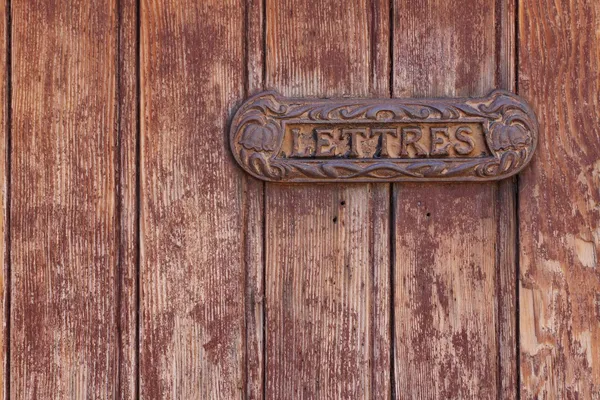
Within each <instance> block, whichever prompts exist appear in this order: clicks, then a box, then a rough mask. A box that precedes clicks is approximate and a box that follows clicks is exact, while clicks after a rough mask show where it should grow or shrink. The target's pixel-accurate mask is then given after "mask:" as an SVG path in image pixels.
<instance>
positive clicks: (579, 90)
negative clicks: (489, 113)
mask: <svg viewBox="0 0 600 400" xmlns="http://www.w3.org/2000/svg"><path fill="white" fill-rule="evenodd" d="M519 22H520V23H519V93H520V94H521V95H522V96H524V97H525V98H526V99H527V100H528V101H530V102H531V104H532V106H533V107H534V109H535V110H536V112H537V116H538V120H539V125H540V139H539V146H538V150H537V152H536V156H535V158H534V160H533V162H532V165H531V167H529V168H527V169H526V170H525V171H524V172H523V174H522V176H521V179H520V184H519V187H520V190H519V222H520V224H519V228H520V229H519V232H520V240H521V245H520V267H521V268H520V281H519V293H520V297H519V299H520V303H519V309H520V334H521V338H520V354H521V357H520V361H521V397H522V398H524V399H537V398H543V399H565V398H568V399H577V398H580V399H596V398H600V351H599V349H600V272H599V271H600V269H599V264H598V254H599V253H600V229H599V227H600V213H599V211H598V210H599V204H600V191H599V190H598V188H599V187H600V178H599V177H600V140H599V139H598V138H599V137H600V114H599V113H598V110H599V109H600V104H599V98H598V93H600V74H599V71H600V34H599V32H600V31H599V30H598V28H599V27H600V3H598V2H597V1H593V0H591V1H589V0H582V1H574V0H560V1H546V0H524V1H519Z"/></svg>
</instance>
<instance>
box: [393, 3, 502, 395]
mask: <svg viewBox="0 0 600 400" xmlns="http://www.w3.org/2000/svg"><path fill="white" fill-rule="evenodd" d="M495 7H496V4H495V2H494V1H483V2H478V3H476V4H475V3H473V2H470V1H466V0H465V1H463V0H457V1H447V2H437V1H425V2H419V3H417V2H403V1H395V2H394V17H393V21H394V37H393V43H394V47H393V51H394V57H393V61H394V62H393V68H394V70H393V89H394V91H393V94H394V96H397V97H411V96H415V97H423V96H451V97H452V96H477V95H483V94H484V93H486V92H488V91H489V90H491V89H492V88H494V87H495V85H496V81H495V80H496V69H497V61H498V55H497V49H496V40H497V38H496V24H495V22H496V18H495V12H496V9H495ZM467 9H468V10H469V12H468V13H465V10H467ZM424 15H427V18H423V16H424ZM498 40H502V37H500V38H498ZM496 193H497V185H496V184H495V183H490V184H449V185H439V184H438V185H432V184H422V185H399V184H395V185H394V192H393V198H394V211H395V219H394V223H393V226H394V227H395V230H394V243H395V249H394V250H395V254H394V260H395V265H394V267H393V268H394V316H395V320H394V322H395V323H394V346H393V351H394V354H393V359H394V361H395V364H394V379H395V386H396V392H397V396H398V397H399V398H423V399H438V398H486V399H489V398H495V397H496V396H502V397H504V396H506V394H504V395H502V394H501V393H498V391H499V390H498V389H499V388H498V387H497V381H498V372H499V368H500V366H499V365H498V364H499V363H498V361H497V357H498V352H499V348H498V337H497V323H498V320H497V309H496V308H497V305H496V300H495V299H496V297H497V296H498V293H497V290H498V288H497V287H496V268H497V264H496V252H495V248H496V244H497V240H498V235H497V231H498V229H499V228H500V229H502V227H498V218H497V213H496Z"/></svg>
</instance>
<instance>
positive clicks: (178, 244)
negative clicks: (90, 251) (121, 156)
mask: <svg viewBox="0 0 600 400" xmlns="http://www.w3.org/2000/svg"><path fill="white" fill-rule="evenodd" d="M244 9H245V7H244V2H243V1H241V0H239V1H238V0H227V1H222V0H211V1H202V2H197V1H191V0H186V1H180V0H178V1H175V0H172V1H157V0H144V1H142V3H141V41H142V43H141V64H142V65H141V97H142V98H141V107H142V135H141V158H142V159H141V203H142V206H141V208H142V209H141V233H140V235H141V250H140V251H141V255H140V256H141V272H140V273H141V276H140V279H141V283H140V289H141V294H140V295H141V298H140V303H141V304H140V318H141V328H140V329H141V338H140V339H141V343H140V346H141V354H140V374H141V376H140V385H141V387H140V390H141V395H142V397H146V398H165V397H173V398H185V399H192V398H200V399H220V398H223V399H231V398H239V397H242V395H243V393H244V392H245V390H246V389H245V388H244V386H245V384H246V382H245V379H246V378H245V372H244V369H245V368H246V365H245V357H246V355H245V354H246V348H245V345H246V343H245V340H244V335H245V324H244V316H245V313H246V308H245V297H246V296H245V295H244V293H245V286H244V285H245V272H244V268H245V257H246V254H245V248H246V247H247V246H246V245H245V238H244V236H245V235H244V226H245V225H246V222H245V218H246V217H245V211H244V210H245V207H246V205H245V203H246V197H245V195H244V193H245V191H246V184H245V179H246V178H245V176H244V174H243V172H242V171H240V170H239V169H238V168H237V167H236V166H235V165H234V163H233V160H232V158H231V156H230V153H229V151H228V142H227V140H226V131H227V130H226V125H227V120H228V118H229V117H230V112H231V110H232V109H233V108H234V106H235V104H236V102H238V101H240V100H241V99H242V97H243V96H244V81H245V73H246V65H245V59H244V57H245V56H244V43H245V38H244V23H245V22H244V21H245V15H244ZM252 207H256V205H254V206H252ZM258 207H260V206H258ZM249 234H252V233H249ZM246 261H247V260H246Z"/></svg>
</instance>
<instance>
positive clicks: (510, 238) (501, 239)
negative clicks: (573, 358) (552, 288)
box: [496, 0, 519, 399]
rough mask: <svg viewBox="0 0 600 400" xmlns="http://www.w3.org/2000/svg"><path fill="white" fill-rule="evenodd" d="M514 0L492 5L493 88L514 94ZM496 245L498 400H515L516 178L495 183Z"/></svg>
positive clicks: (504, 0)
mask: <svg viewBox="0 0 600 400" xmlns="http://www.w3.org/2000/svg"><path fill="white" fill-rule="evenodd" d="M516 12H517V5H516V0H497V1H496V28H497V31H496V35H497V37H496V50H497V53H498V65H497V77H496V85H497V86H498V87H499V88H502V89H504V90H508V91H511V92H515V90H516V50H517V46H516V40H517V38H516V30H517V20H516ZM497 185H498V194H497V197H496V201H497V207H496V210H497V218H498V238H497V240H498V243H497V250H496V256H497V265H496V268H497V275H496V296H497V303H498V320H497V323H496V326H497V335H498V380H499V382H498V397H499V398H502V399H516V398H517V397H518V379H517V377H518V373H519V367H518V365H517V359H518V357H517V347H518V345H517V336H518V330H517V329H518V327H517V308H518V304H517V280H518V270H517V268H518V267H517V246H518V239H517V204H516V193H517V190H518V186H517V177H512V178H510V179H505V180H503V181H500V182H498V183H497Z"/></svg>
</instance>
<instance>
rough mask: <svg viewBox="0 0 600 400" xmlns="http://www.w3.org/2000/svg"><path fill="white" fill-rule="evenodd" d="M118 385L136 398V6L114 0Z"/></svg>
mask: <svg viewBox="0 0 600 400" xmlns="http://www.w3.org/2000/svg"><path fill="white" fill-rule="evenodd" d="M118 5H119V10H118V13H119V15H118V24H119V32H118V34H119V38H118V40H119V41H118V45H117V51H118V82H117V85H118V87H117V96H118V99H117V100H118V102H119V109H118V122H117V123H118V135H119V137H118V143H117V149H118V157H119V159H118V165H117V172H118V177H119V182H118V186H117V193H118V200H117V201H118V203H117V204H118V220H119V228H118V229H119V259H118V263H119V264H118V273H119V292H118V296H119V303H118V306H119V309H118V313H117V318H119V320H118V321H117V323H118V329H119V349H120V354H119V385H118V392H119V393H118V396H119V398H120V399H122V400H124V399H137V398H138V397H139V396H138V393H137V389H138V388H137V386H138V385H137V383H138V370H137V365H138V343H137V333H138V332H137V329H138V326H137V325H138V315H137V312H138V310H137V308H138V303H137V299H138V289H139V288H138V279H137V278H138V272H139V265H138V260H139V259H138V255H139V254H138V250H139V241H138V228H139V209H138V178H137V174H138V167H139V160H138V153H139V152H138V133H139V132H138V118H139V107H138V100H139V99H138V83H137V78H138V72H139V65H138V64H139V62H138V61H139V60H138V45H139V43H138V37H137V36H138V22H139V21H138V15H137V14H138V7H137V1H136V0H119V2H118Z"/></svg>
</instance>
